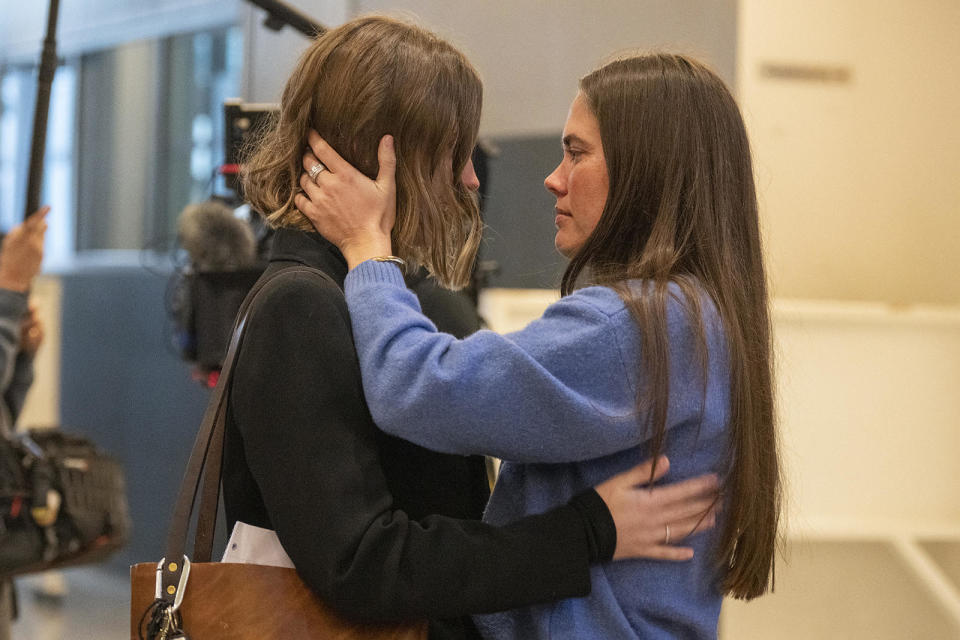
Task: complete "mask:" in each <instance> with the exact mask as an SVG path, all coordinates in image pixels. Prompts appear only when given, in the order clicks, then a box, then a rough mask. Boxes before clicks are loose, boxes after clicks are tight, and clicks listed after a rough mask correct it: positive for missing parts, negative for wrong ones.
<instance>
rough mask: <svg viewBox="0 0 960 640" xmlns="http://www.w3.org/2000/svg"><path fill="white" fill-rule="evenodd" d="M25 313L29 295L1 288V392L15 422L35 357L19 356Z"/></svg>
mask: <svg viewBox="0 0 960 640" xmlns="http://www.w3.org/2000/svg"><path fill="white" fill-rule="evenodd" d="M26 312H27V296H26V294H24V293H20V292H18V291H10V290H9V289H3V288H0V390H2V396H3V400H4V402H5V403H6V404H7V407H8V409H9V410H10V414H11V418H12V419H13V420H16V417H17V414H19V413H20V408H21V407H22V406H23V400H24V398H25V397H26V394H27V389H28V388H29V386H30V382H32V381H33V358H32V357H29V356H26V355H25V354H18V353H17V351H18V349H19V348H20V323H21V321H22V320H23V316H24V314H25V313H26ZM21 356H22V357H21ZM24 383H25V384H24Z"/></svg>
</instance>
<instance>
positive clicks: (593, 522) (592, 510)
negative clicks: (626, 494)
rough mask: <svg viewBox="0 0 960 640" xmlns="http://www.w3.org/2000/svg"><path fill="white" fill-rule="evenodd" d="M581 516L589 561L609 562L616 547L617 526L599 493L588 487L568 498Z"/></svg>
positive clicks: (593, 562)
mask: <svg viewBox="0 0 960 640" xmlns="http://www.w3.org/2000/svg"><path fill="white" fill-rule="evenodd" d="M570 506H572V507H574V508H575V509H576V510H577V512H578V513H579V514H580V516H581V517H582V518H583V528H584V531H585V533H586V534H587V544H588V545H589V547H590V563H591V564H596V563H598V562H609V561H610V560H613V553H614V551H616V549H617V526H616V524H614V522H613V516H612V515H611V514H610V509H608V508H607V503H606V502H604V501H603V498H601V497H600V494H599V493H597V492H596V491H594V490H593V489H588V490H587V491H584V492H583V493H581V494H579V495H577V496H575V497H574V498H573V499H571V500H570Z"/></svg>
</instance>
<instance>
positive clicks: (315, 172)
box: [307, 162, 327, 182]
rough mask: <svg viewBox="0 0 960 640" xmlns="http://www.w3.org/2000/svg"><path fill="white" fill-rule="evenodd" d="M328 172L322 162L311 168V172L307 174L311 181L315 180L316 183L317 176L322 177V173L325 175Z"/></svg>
mask: <svg viewBox="0 0 960 640" xmlns="http://www.w3.org/2000/svg"><path fill="white" fill-rule="evenodd" d="M326 170H327V168H326V167H325V166H324V165H323V163H322V162H318V163H317V164H315V165H313V166H312V167H310V171H308V172H307V175H309V176H310V179H311V180H313V181H314V182H316V181H317V176H318V175H320V174H321V173H323V172H324V171H326Z"/></svg>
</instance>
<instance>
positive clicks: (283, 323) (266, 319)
mask: <svg viewBox="0 0 960 640" xmlns="http://www.w3.org/2000/svg"><path fill="white" fill-rule="evenodd" d="M307 326H310V327H312V328H314V329H319V331H314V332H313V333H312V334H311V335H308V332H306V331H305V328H306V327H307ZM234 376H235V377H234V382H233V387H232V390H231V398H232V400H231V409H232V415H233V419H234V421H235V424H236V425H237V427H238V428H239V430H240V433H241V435H242V438H243V450H244V454H245V456H246V461H247V464H248V466H249V468H250V470H251V472H252V474H253V476H254V477H255V479H256V483H257V486H258V488H259V490H260V492H261V495H262V499H263V502H264V504H265V506H266V509H267V512H268V513H269V516H270V519H271V524H272V525H273V527H274V528H275V529H276V530H277V533H278V536H279V538H280V540H281V542H282V544H283V545H284V547H285V549H286V550H287V552H288V554H289V555H290V557H291V559H292V560H293V562H294V565H295V566H296V567H297V569H298V571H299V573H300V574H301V575H302V576H303V578H304V580H305V581H306V582H307V583H308V584H309V585H310V586H311V587H312V588H313V589H314V590H315V591H317V592H318V593H319V594H320V595H321V596H322V597H324V598H325V599H326V600H328V601H329V602H330V603H331V604H332V605H334V606H336V607H338V608H339V609H341V610H342V611H344V612H345V613H348V614H353V615H356V616H359V617H363V618H365V619H384V620H391V619H402V618H412V617H423V616H427V617H447V616H455V615H461V614H465V613H471V612H486V611H495V610H502V609H507V608H512V607H517V606H523V605H526V604H531V603H536V602H545V601H549V600H552V599H556V598H565V597H574V596H581V595H584V594H586V593H588V592H589V590H590V580H589V573H588V567H589V563H590V560H591V557H590V542H591V540H590V538H591V536H590V535H589V534H588V531H589V530H590V529H589V528H588V527H587V526H585V513H587V512H589V510H590V508H591V507H590V503H589V501H587V503H586V505H587V506H586V511H584V509H579V508H577V507H576V506H565V507H561V508H559V509H556V510H554V511H552V512H550V513H547V514H544V515H541V516H537V517H535V518H533V519H530V520H524V521H520V522H518V523H515V524H514V525H511V526H508V527H505V528H494V527H491V526H487V525H484V524H482V523H480V522H473V521H458V520H453V519H449V518H443V517H439V516H432V517H428V518H426V519H424V520H423V521H420V522H414V521H411V520H410V519H409V518H408V517H407V516H406V514H405V513H404V512H402V511H396V510H394V507H393V503H392V498H391V496H390V493H389V490H388V487H387V485H386V480H385V478H384V476H383V473H382V470H381V467H380V461H379V455H378V450H377V446H376V441H375V426H374V425H373V423H372V422H371V421H370V417H369V414H368V413H367V410H366V407H365V406H364V403H363V393H362V390H361V384H360V378H359V371H358V369H357V362H356V357H355V355H354V353H353V347H352V344H351V342H350V328H349V324H348V318H347V316H346V308H345V306H344V305H343V301H342V297H341V295H340V293H339V291H337V290H336V289H335V288H334V287H332V286H328V287H323V288H321V287H318V286H317V285H315V284H310V283H305V282H294V283H293V284H291V285H287V286H284V287H281V288H280V290H279V291H277V292H275V293H273V294H271V295H270V296H269V297H268V298H267V300H266V301H265V304H264V306H263V307H260V308H257V309H255V310H254V315H253V317H252V319H251V321H250V324H249V325H248V329H247V335H246V337H245V339H244V344H243V348H242V351H241V354H240V360H239V362H238V364H237V368H236V370H235V374H234ZM601 504H602V503H601ZM592 508H593V509H595V508H596V504H595V503H594V504H593V507H592ZM606 517H607V518H609V515H606ZM608 523H609V521H608ZM600 537H601V538H602V537H603V536H600ZM594 543H595V545H598V547H602V548H598V549H596V550H595V552H596V553H598V554H604V555H606V556H607V557H609V555H610V554H612V551H613V549H612V548H611V545H610V539H609V536H608V537H607V539H606V541H604V540H602V539H601V540H599V541H597V540H594ZM593 559H594V560H599V559H601V558H600V557H596V558H593Z"/></svg>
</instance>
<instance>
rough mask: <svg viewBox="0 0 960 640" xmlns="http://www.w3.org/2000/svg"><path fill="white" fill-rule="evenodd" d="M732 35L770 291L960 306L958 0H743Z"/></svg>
mask: <svg viewBox="0 0 960 640" xmlns="http://www.w3.org/2000/svg"><path fill="white" fill-rule="evenodd" d="M739 31H740V38H739V53H738V58H739V60H738V82H739V94H740V99H741V103H742V105H743V108H744V111H745V112H746V116H747V119H748V125H749V128H750V133H751V136H752V140H753V146H754V155H755V159H756V163H757V173H758V176H759V188H760V193H761V200H762V202H761V207H762V212H763V218H764V224H765V230H766V239H767V248H768V255H769V264H770V268H771V273H772V278H773V285H774V292H775V293H776V294H777V295H780V296H784V297H790V298H833V299H856V300H883V301H890V302H894V303H914V302H927V303H947V304H950V303H957V302H960V278H958V277H957V275H958V273H960V180H958V179H957V177H958V176H960V124H958V121H957V117H958V114H960V82H957V80H958V78H960V75H958V72H957V68H956V65H957V62H958V61H960V37H958V35H957V34H958V33H960V2H957V0H916V1H914V2H903V1H902V0H844V1H843V2H833V1H832V0H777V2H770V1H769V0H741V2H740V30H739ZM771 62H773V63H796V64H802V65H811V64H820V65H827V66H831V67H842V68H846V69H848V70H849V72H850V74H851V75H850V81H849V82H847V83H822V82H809V81H786V80H776V79H768V78H764V77H763V76H762V74H761V73H760V66H761V65H762V64H764V63H771Z"/></svg>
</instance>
